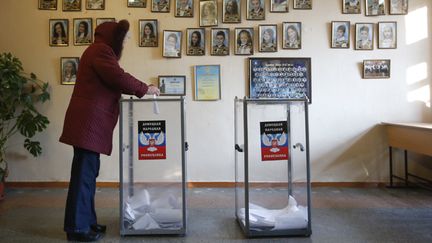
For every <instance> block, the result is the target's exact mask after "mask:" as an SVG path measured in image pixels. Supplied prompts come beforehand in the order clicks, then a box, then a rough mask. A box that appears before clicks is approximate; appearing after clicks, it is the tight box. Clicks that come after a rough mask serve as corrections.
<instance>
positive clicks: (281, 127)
mask: <svg viewBox="0 0 432 243" xmlns="http://www.w3.org/2000/svg"><path fill="white" fill-rule="evenodd" d="M287 127H288V126H287V121H266V122H260V131H261V133H260V134H261V136H260V137H261V160H262V161H270V160H287V159H288V133H287Z"/></svg>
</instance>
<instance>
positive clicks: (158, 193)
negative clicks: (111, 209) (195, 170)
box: [120, 98, 187, 235]
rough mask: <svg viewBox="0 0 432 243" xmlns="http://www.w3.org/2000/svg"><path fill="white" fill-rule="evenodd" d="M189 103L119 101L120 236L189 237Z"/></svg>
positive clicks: (173, 100)
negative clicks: (186, 235)
mask: <svg viewBox="0 0 432 243" xmlns="http://www.w3.org/2000/svg"><path fill="white" fill-rule="evenodd" d="M184 121H185V117H184V99H183V98H179V99H159V98H158V99H123V100H121V101H120V234H121V235H154V234H162V235H163V234H178V235H183V234H185V233H186V186H185V183H186V174H185V165H186V152H185V151H186V149H187V148H186V147H187V144H186V142H185V124H184Z"/></svg>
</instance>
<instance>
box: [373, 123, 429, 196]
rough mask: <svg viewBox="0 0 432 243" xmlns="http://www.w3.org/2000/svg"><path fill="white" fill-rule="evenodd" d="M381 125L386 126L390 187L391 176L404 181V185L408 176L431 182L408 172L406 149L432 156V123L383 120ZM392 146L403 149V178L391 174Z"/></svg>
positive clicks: (391, 183)
mask: <svg viewBox="0 0 432 243" xmlns="http://www.w3.org/2000/svg"><path fill="white" fill-rule="evenodd" d="M382 125H384V126H385V127H386V131H387V139H388V144H389V163H390V187H392V186H393V178H397V179H400V180H403V181H405V185H408V177H413V178H416V179H419V180H421V181H424V182H427V183H432V181H430V180H427V179H425V178H422V177H419V176H416V175H414V174H411V173H409V172H408V151H411V152H415V153H419V154H425V155H428V156H432V123H387V122H383V123H382ZM393 148H399V149H403V150H404V157H405V158H404V159H405V178H402V177H399V176H396V175H393Z"/></svg>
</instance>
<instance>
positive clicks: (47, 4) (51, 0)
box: [38, 0, 57, 10]
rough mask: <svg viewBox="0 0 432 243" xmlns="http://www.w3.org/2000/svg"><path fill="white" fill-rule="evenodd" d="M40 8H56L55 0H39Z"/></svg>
mask: <svg viewBox="0 0 432 243" xmlns="http://www.w3.org/2000/svg"><path fill="white" fill-rule="evenodd" d="M38 3H39V4H38V5H39V9H40V10H57V0H39V2H38Z"/></svg>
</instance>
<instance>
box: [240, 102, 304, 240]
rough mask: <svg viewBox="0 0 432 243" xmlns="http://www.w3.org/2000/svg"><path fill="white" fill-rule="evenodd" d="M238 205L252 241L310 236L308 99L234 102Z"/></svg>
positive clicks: (245, 230) (247, 233)
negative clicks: (262, 238)
mask: <svg viewBox="0 0 432 243" xmlns="http://www.w3.org/2000/svg"><path fill="white" fill-rule="evenodd" d="M234 106H235V108H234V109H235V111H234V112H235V135H234V136H235V179H236V190H235V204H236V218H237V221H238V223H239V225H240V227H241V228H242V230H243V231H244V233H245V235H246V236H248V237H261V236H309V235H311V233H312V230H311V214H310V212H311V210H310V168H309V139H308V101H307V100H303V99H299V100H292V99H290V100H288V99H259V100H258V99H248V98H244V99H238V98H236V99H235V105H234Z"/></svg>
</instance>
